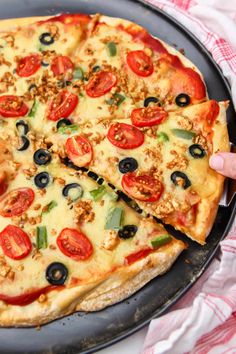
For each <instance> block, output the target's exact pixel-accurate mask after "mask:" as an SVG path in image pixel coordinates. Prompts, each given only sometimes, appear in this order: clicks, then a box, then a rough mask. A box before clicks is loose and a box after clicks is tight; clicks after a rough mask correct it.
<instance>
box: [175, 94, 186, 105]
mask: <svg viewBox="0 0 236 354" xmlns="http://www.w3.org/2000/svg"><path fill="white" fill-rule="evenodd" d="M175 103H176V104H177V106H179V107H185V106H188V105H189V103H190V97H189V95H187V94H186V93H180V94H179V95H178V96H176V98H175Z"/></svg>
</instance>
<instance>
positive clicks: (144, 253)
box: [125, 248, 154, 264]
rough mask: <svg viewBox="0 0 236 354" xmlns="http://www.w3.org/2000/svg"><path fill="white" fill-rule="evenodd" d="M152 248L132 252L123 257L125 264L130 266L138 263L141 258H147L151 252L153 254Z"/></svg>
mask: <svg viewBox="0 0 236 354" xmlns="http://www.w3.org/2000/svg"><path fill="white" fill-rule="evenodd" d="M153 251H154V249H153V248H144V249H143V250H140V251H138V252H134V253H131V254H129V255H128V256H126V257H125V263H126V264H132V263H134V262H137V261H139V260H140V259H142V258H145V257H147V256H148V255H149V254H150V253H151V252H153Z"/></svg>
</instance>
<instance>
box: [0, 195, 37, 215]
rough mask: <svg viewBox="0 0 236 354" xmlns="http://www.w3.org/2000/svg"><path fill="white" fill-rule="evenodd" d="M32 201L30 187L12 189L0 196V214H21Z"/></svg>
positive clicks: (32, 196)
mask: <svg viewBox="0 0 236 354" xmlns="http://www.w3.org/2000/svg"><path fill="white" fill-rule="evenodd" d="M33 201H34V191H33V190H32V189H31V188H18V189H13V190H11V191H10V192H8V193H7V194H4V195H3V196H2V197H1V198H0V215H1V216H4V217H6V218H9V217H11V216H17V215H21V214H23V213H24V212H25V211H26V210H27V209H28V208H29V207H30V205H31V204H32V203H33Z"/></svg>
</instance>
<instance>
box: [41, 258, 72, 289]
mask: <svg viewBox="0 0 236 354" xmlns="http://www.w3.org/2000/svg"><path fill="white" fill-rule="evenodd" d="M67 277H68V269H67V268H66V266H65V265H64V264H62V263H60V262H53V263H51V264H49V266H48V267H47V269H46V279H47V281H48V282H49V283H50V284H52V285H63V284H64V283H65V281H66V279H67Z"/></svg>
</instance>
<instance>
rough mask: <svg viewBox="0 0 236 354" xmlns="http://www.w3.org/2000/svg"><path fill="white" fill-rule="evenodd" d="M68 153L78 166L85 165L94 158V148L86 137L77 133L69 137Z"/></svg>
mask: <svg viewBox="0 0 236 354" xmlns="http://www.w3.org/2000/svg"><path fill="white" fill-rule="evenodd" d="M66 153H67V155H68V157H69V159H70V160H71V161H72V162H73V163H74V164H75V165H76V166H79V167H83V166H87V165H88V164H89V163H90V161H91V160H92V157H93V148H92V146H91V144H90V142H89V141H88V140H87V139H86V138H85V137H83V136H82V135H75V136H72V137H70V138H68V139H67V141H66Z"/></svg>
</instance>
